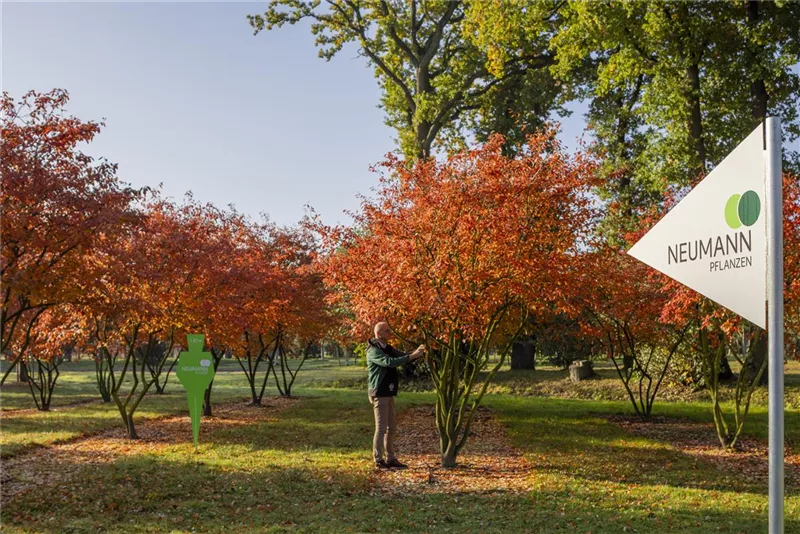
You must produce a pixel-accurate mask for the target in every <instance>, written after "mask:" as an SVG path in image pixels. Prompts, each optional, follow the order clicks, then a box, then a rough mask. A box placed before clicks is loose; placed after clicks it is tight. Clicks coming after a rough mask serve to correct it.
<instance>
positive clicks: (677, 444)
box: [608, 415, 800, 488]
mask: <svg viewBox="0 0 800 534" xmlns="http://www.w3.org/2000/svg"><path fill="white" fill-rule="evenodd" d="M608 420H609V422H611V423H614V424H616V425H618V426H620V427H622V428H624V429H625V430H627V431H628V432H631V433H633V434H637V435H639V436H644V437H646V438H649V439H653V440H656V441H660V442H664V443H669V444H670V445H671V446H672V447H674V448H675V449H678V450H680V451H681V452H683V453H685V454H688V455H691V456H693V457H695V458H699V459H702V460H705V461H708V462H710V463H712V464H713V465H715V466H716V467H717V468H718V469H720V470H722V471H724V472H729V473H737V476H738V477H741V478H743V479H746V480H747V481H748V482H750V483H757V484H763V485H765V486H766V484H767V482H768V480H769V461H768V458H769V452H768V449H767V445H766V444H765V443H764V442H763V441H762V440H757V439H755V438H752V437H749V436H742V437H740V438H739V442H738V443H739V445H738V447H737V449H736V450H724V449H722V448H721V447H720V445H719V441H718V440H717V437H716V433H715V431H714V427H713V426H712V425H711V424H710V423H698V422H695V421H689V420H685V419H674V418H668V417H656V416H651V417H650V418H648V419H646V420H645V419H642V418H641V417H633V416H621V415H618V416H610V417H608ZM784 462H785V464H784V465H785V483H786V486H787V487H793V488H800V454H797V453H796V452H795V451H793V450H790V449H789V448H787V449H786V451H785V457H784Z"/></svg>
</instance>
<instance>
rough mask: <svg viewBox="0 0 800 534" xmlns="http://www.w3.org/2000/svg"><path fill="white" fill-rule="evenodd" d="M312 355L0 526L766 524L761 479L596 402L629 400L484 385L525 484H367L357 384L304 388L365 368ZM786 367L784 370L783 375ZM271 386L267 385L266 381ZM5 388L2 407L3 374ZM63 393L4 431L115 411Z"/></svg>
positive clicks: (16, 501)
mask: <svg viewBox="0 0 800 534" xmlns="http://www.w3.org/2000/svg"><path fill="white" fill-rule="evenodd" d="M309 363H311V364H312V365H310V366H309V368H308V370H307V371H302V372H301V373H300V378H298V380H299V381H300V384H299V386H298V390H297V394H298V395H300V396H302V397H303V398H302V399H301V400H300V401H299V402H296V403H292V404H291V405H290V406H289V407H288V408H287V409H286V410H285V411H282V412H278V413H276V414H275V419H274V420H271V421H256V420H254V421H253V422H252V423H250V424H242V425H231V426H226V427H224V428H221V429H218V430H217V431H216V433H215V434H214V439H213V441H212V442H207V443H203V445H201V453H200V454H199V455H194V454H193V453H192V450H191V446H190V444H189V440H188V439H187V442H186V443H185V444H175V445H171V446H168V447H166V448H165V449H164V450H162V451H161V452H160V453H159V454H153V453H147V452H144V450H143V451H142V452H136V451H135V450H134V452H133V454H131V455H130V456H126V457H124V458H123V459H121V460H118V461H116V462H114V463H110V464H103V463H99V464H88V463H85V462H83V461H79V460H78V459H75V460H74V462H76V464H75V466H74V469H75V472H74V475H73V476H72V477H71V478H70V479H68V480H65V481H62V482H60V483H58V484H57V485H56V484H53V485H52V486H48V485H47V484H45V485H43V486H42V487H38V488H36V490H35V494H28V495H19V496H16V497H15V498H13V499H11V500H10V501H6V500H4V501H3V507H2V523H3V531H4V532H11V533H17V532H20V533H21V532H43V533H66V532H96V531H102V532H190V531H197V532H222V531H228V532H242V533H248V532H284V531H286V532H289V531H291V532H296V531H299V532H385V531H390V532H394V531H397V532H420V531H442V532H446V531H451V532H456V531H458V532H481V533H483V532H515V531H526V532H561V531H563V532H594V533H617V532H620V533H622V532H653V533H661V532H675V533H679V532H686V533H707V532H729V533H738V532H746V533H750V532H764V531H766V517H767V516H766V510H767V496H766V493H765V492H766V487H765V486H764V485H759V484H754V483H752V482H751V481H748V480H747V479H745V478H743V477H741V476H738V473H736V472H727V471H723V470H721V469H719V468H718V467H716V466H714V465H712V464H710V463H709V462H707V461H705V460H703V459H700V458H697V457H694V456H690V455H688V454H685V453H683V452H682V451H680V450H677V449H675V448H673V447H671V446H670V445H669V444H667V443H662V442H659V441H656V440H650V439H645V438H642V437H639V436H634V435H632V434H629V433H627V432H626V431H625V430H623V429H621V428H620V427H618V426H616V425H613V424H609V423H608V422H607V420H606V419H605V417H606V416H607V415H609V414H617V413H622V414H629V413H630V412H631V408H630V405H629V404H628V403H626V402H624V401H605V400H586V399H558V398H543V397H537V396H510V395H500V394H498V395H490V396H487V398H486V401H485V403H486V405H488V406H490V407H491V408H493V409H494V410H495V413H496V414H497V417H498V418H499V419H500V421H501V422H502V423H503V424H504V425H505V427H506V428H507V429H508V432H509V435H510V438H511V440H512V442H513V443H514V445H515V446H517V447H518V448H519V449H520V450H521V451H523V452H524V454H525V455H526V457H527V459H528V460H529V461H530V463H531V464H532V465H533V470H532V472H531V474H530V476H531V487H532V490H531V491H530V492H528V493H524V494H515V493H507V492H503V491H498V492H494V493H488V494H475V493H460V494H456V493H433V494H416V493H409V494H403V495H399V496H398V495H392V494H387V493H385V492H380V491H376V489H375V488H374V487H373V484H372V479H371V469H370V462H369V457H370V452H369V451H370V443H371V436H372V431H373V428H372V414H371V408H370V406H369V405H368V403H367V401H366V398H365V393H364V392H363V391H361V390H353V389H335V388H332V387H318V386H317V387H312V386H314V385H315V384H317V385H319V384H323V383H327V384H328V385H329V386H330V384H331V383H334V382H337V381H348V380H358V379H359V375H360V374H363V368H358V367H350V368H335V366H333V368H332V366H331V364H330V363H329V362H321V363H320V362H309ZM230 364H233V366H235V365H236V364H235V363H234V362H224V365H225V367H223V372H222V373H220V375H219V378H218V383H217V385H215V394H214V395H215V399H216V401H217V402H220V401H222V400H223V399H244V398H246V397H247V388H246V382H245V381H244V378H243V377H242V376H241V374H240V372H239V373H235V372H228V371H235V369H236V367H233V366H230ZM304 373H307V374H305V375H304ZM84 374H85V373H84ZM79 375H80V371H76V376H75V380H74V384H75V389H74V390H65V395H64V396H63V397H60V398H59V402H62V401H66V400H67V399H76V398H80V396H81V395H84V394H88V393H89V391H88V389H86V390H85V389H84V388H88V386H87V385H86V384H91V383H90V382H88V381H84V380H83V379H81V377H80V376H79ZM66 376H67V375H66V373H65V375H64V377H65V378H66ZM795 379H796V377H795V376H792V377H787V384H789V386H788V387H794V386H793V385H792V384H793V383H795ZM81 384H83V385H81ZM171 387H172V391H171V392H170V393H169V394H168V395H165V396H155V395H154V396H152V397H149V398H147V399H146V400H145V401H144V402H143V404H142V411H141V413H140V416H141V417H157V416H159V415H165V414H169V413H185V411H186V410H185V405H184V404H182V403H183V402H185V401H184V399H183V398H182V396H181V395H180V391H179V389H178V388H177V387H173V386H171ZM217 388H218V389H217ZM12 393H13V394H16V393H17V392H15V391H12ZM268 394H274V386H271V387H270V390H269V393H268ZM2 395H3V397H4V407H5V406H6V405H5V396H6V395H7V390H6V388H3V392H2ZM57 395H58V392H57ZM432 402H433V396H432V395H431V394H430V393H426V392H420V393H418V392H403V393H402V394H401V397H400V399H399V403H398V404H399V407H400V409H405V408H407V407H409V406H411V405H413V404H430V403H432ZM31 405H32V401H31ZM56 406H58V405H56ZM61 406H62V407H60V408H57V409H56V410H55V411H54V412H52V413H51V414H36V413H31V415H30V416H29V415H28V413H29V412H26V413H25V414H24V415H25V417H22V414H19V415H14V411H13V410H11V411H4V412H3V421H2V431H3V437H2V439H3V440H4V444H5V440H7V439H10V440H11V443H17V444H18V445H17V446H19V447H24V446H25V443H26V440H31V439H36V438H37V436H41V435H42V434H46V433H47V432H49V431H52V432H54V433H57V432H64V433H65V434H64V436H72V437H75V436H77V435H80V433H81V432H83V431H95V430H98V429H102V428H108V427H110V426H114V425H119V424H120V421H119V416H118V414H116V413H115V412H113V410H110V409H109V408H111V407H107V406H102V405H100V404H96V405H94V404H92V405H87V404H82V405H74V406H63V405H61ZM243 409H244V408H243ZM709 409H710V407H709V405H708V403H705V402H691V403H660V404H656V408H655V412H656V414H657V415H665V416H670V417H684V418H689V419H692V420H697V421H704V422H708V421H710V415H709ZM45 427H47V428H48V429H49V430H47V431H45V430H44V428H45ZM786 430H787V442H788V443H789V446H790V447H794V446H796V444H797V443H799V442H800V413H798V412H797V411H796V410H793V409H790V410H787V414H786ZM401 431H402V428H401ZM710 431H711V430H710ZM8 432H10V437H7V433H8ZM26 432H27V433H26ZM747 433H748V434H749V435H752V436H756V437H760V438H762V439H765V437H766V413H765V410H764V408H763V407H762V406H760V405H759V406H756V407H755V408H754V413H753V416H752V418H751V419H750V420H749V421H748V428H747ZM50 442H52V441H50ZM134 447H135V446H134ZM4 448H5V445H4ZM67 461H69V460H67ZM786 532H800V494H798V492H797V491H796V490H794V489H791V490H790V491H788V492H787V500H786Z"/></svg>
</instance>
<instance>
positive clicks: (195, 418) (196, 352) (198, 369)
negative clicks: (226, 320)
mask: <svg viewBox="0 0 800 534" xmlns="http://www.w3.org/2000/svg"><path fill="white" fill-rule="evenodd" d="M204 340H205V336H204V335H203V334H188V335H187V336H186V342H187V344H188V345H189V352H181V353H180V356H179V357H178V367H177V369H176V370H175V374H176V375H177V376H178V380H180V382H181V384H182V385H183V388H184V389H185V390H186V397H187V400H188V401H189V417H190V418H191V419H192V437H193V438H194V450H195V452H197V447H198V445H199V440H200V416H201V415H202V410H203V395H204V394H205V392H206V388H208V385H209V384H211V381H212V380H214V366H213V365H211V362H212V358H211V354H209V353H208V352H203V341H204Z"/></svg>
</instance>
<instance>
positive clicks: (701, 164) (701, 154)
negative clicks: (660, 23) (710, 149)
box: [686, 63, 707, 173]
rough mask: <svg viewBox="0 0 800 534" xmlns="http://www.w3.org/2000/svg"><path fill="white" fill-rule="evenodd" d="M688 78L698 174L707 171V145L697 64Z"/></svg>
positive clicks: (690, 130) (692, 136) (691, 131)
mask: <svg viewBox="0 0 800 534" xmlns="http://www.w3.org/2000/svg"><path fill="white" fill-rule="evenodd" d="M686 77H687V81H688V83H689V95H688V96H689V99H688V102H687V107H688V108H689V109H688V111H689V135H690V136H691V139H692V144H693V145H694V152H695V157H696V158H697V159H696V161H695V164H696V165H697V171H698V173H704V172H705V171H706V160H707V156H706V144H705V140H704V139H703V115H702V112H701V109H700V66H699V65H698V64H697V63H692V64H691V65H689V67H688V68H687V69H686Z"/></svg>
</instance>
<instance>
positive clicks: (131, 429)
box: [125, 414, 139, 439]
mask: <svg viewBox="0 0 800 534" xmlns="http://www.w3.org/2000/svg"><path fill="white" fill-rule="evenodd" d="M125 427H126V429H127V431H128V439H139V435H138V434H137V433H136V427H135V426H134V424H133V415H132V414H127V415H126V417H125Z"/></svg>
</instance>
